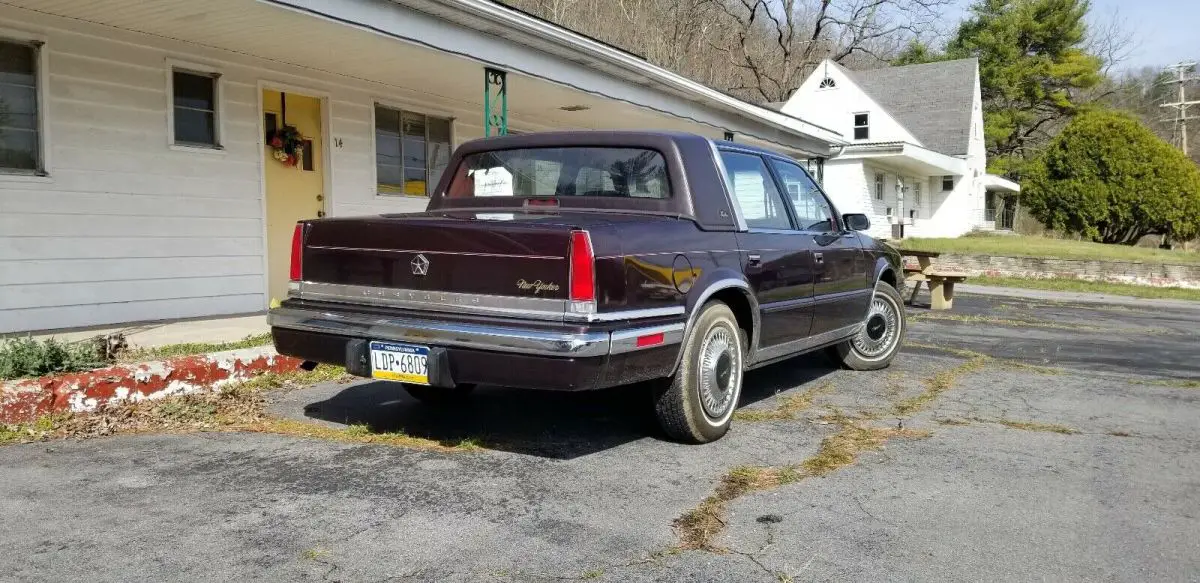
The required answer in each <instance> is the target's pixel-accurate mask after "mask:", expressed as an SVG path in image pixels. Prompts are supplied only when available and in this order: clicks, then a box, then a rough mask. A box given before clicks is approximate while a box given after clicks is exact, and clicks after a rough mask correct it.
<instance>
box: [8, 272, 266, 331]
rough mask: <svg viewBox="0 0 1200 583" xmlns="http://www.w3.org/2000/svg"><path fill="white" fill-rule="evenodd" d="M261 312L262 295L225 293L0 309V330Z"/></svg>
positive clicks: (43, 328) (255, 293)
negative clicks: (206, 295) (207, 295)
mask: <svg viewBox="0 0 1200 583" xmlns="http://www.w3.org/2000/svg"><path fill="white" fill-rule="evenodd" d="M260 281H261V278H260ZM259 287H261V285H260V286H259ZM261 310H262V292H260V291H255V292H253V293H248V294H240V295H239V294H233V293H230V292H228V291H225V292H220V293H219V295H214V296H209V297H186V298H178V299H167V300H163V299H147V300H142V301H136V302H112V303H105V304H98V303H90V304H81V305H71V306H66V305H64V306H54V307H49V308H30V309H18V310H3V309H0V330H54V329H59V328H77V327H86V326H101V325H106V324H113V323H120V322H143V321H154V320H173V319H178V318H196V317H203V316H213V315H217V314H248V313H252V312H258V311H261Z"/></svg>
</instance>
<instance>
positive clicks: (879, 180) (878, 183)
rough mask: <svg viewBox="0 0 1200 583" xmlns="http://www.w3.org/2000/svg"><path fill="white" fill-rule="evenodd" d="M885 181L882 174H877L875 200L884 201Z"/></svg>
mask: <svg viewBox="0 0 1200 583" xmlns="http://www.w3.org/2000/svg"><path fill="white" fill-rule="evenodd" d="M883 181H884V176H883V173H882V172H876V173H875V200H883Z"/></svg>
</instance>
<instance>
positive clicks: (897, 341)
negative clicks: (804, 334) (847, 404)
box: [830, 282, 908, 370]
mask: <svg viewBox="0 0 1200 583" xmlns="http://www.w3.org/2000/svg"><path fill="white" fill-rule="evenodd" d="M907 332H908V319H907V316H906V314H905V312H904V299H903V298H902V297H901V296H900V292H899V291H897V290H896V288H894V287H892V286H891V285H888V284H887V283H884V282H880V283H879V284H878V285H876V286H875V293H874V294H873V295H872V297H871V307H870V309H869V310H868V313H867V317H866V319H865V320H864V322H863V328H862V330H860V331H859V333H858V334H857V335H856V336H855V337H854V338H851V339H849V340H846V341H845V342H842V343H840V344H836V345H834V346H833V347H831V348H830V356H831V357H833V358H834V360H835V361H837V362H839V363H841V365H842V366H845V367H846V368H848V369H851V370H879V369H883V368H887V367H888V366H890V365H891V364H892V360H893V359H895V358H896V353H898V352H900V346H901V345H902V344H903V343H904V335H905V334H906V333H907Z"/></svg>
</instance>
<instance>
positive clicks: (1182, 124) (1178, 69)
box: [1159, 61, 1200, 156]
mask: <svg viewBox="0 0 1200 583" xmlns="http://www.w3.org/2000/svg"><path fill="white" fill-rule="evenodd" d="M1195 68H1196V63H1195V62H1194V61H1191V62H1186V63H1177V64H1175V65H1171V66H1170V67H1167V69H1168V70H1174V71H1175V77H1176V78H1175V79H1172V80H1170V81H1165V82H1164V84H1171V85H1178V86H1179V101H1176V102H1175V103H1164V104H1162V105H1160V106H1159V107H1170V108H1173V109H1175V110H1176V112H1178V113H1177V114H1176V116H1175V117H1174V119H1173V121H1174V122H1175V131H1176V133H1177V134H1178V135H1179V149H1181V150H1183V155H1184V156H1187V155H1188V138H1187V122H1188V120H1189V119H1200V116H1191V117H1188V108H1189V107H1191V106H1193V105H1200V100H1192V101H1188V100H1187V91H1186V89H1187V84H1188V83H1189V82H1191V81H1195V80H1196V79H1198V78H1200V77H1187V76H1186V75H1187V74H1188V73H1190V72H1191V71H1193V70H1195Z"/></svg>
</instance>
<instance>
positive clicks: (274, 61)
mask: <svg viewBox="0 0 1200 583" xmlns="http://www.w3.org/2000/svg"><path fill="white" fill-rule="evenodd" d="M3 5H4V6H7V7H11V8H14V9H17V10H24V11H26V12H25V14H28V15H29V16H30V17H31V18H36V19H39V20H45V21H46V22H47V23H48V25H49V26H59V27H64V28H66V27H70V28H72V29H82V30H86V31H88V33H89V34H96V35H101V36H104V37H108V38H112V39H113V40H117V41H119V42H130V43H134V44H140V45H147V46H155V45H160V44H161V45H164V46H166V45H168V44H170V43H177V42H182V43H186V44H188V45H191V46H193V47H195V48H196V49H197V50H196V51H195V53H196V57H195V58H194V59H192V58H191V56H190V55H178V57H179V58H182V59H184V60H188V61H204V60H207V59H209V58H210V57H215V56H218V55H219V57H218V58H220V59H222V60H225V61H229V62H236V63H238V64H240V65H243V66H248V67H255V66H259V67H262V68H263V69H264V70H265V69H268V68H269V69H270V70H272V71H275V73H273V74H272V75H271V76H272V77H275V79H273V80H275V81H279V82H280V83H283V84H287V85H292V86H299V87H308V88H312V89H314V90H321V89H322V87H330V86H336V85H337V84H338V79H339V78H341V79H348V80H352V81H353V82H355V83H363V82H365V83H370V84H372V85H373V86H375V87H377V88H378V90H373V91H372V93H375V94H379V95H386V96H390V97H389V99H391V98H395V99H399V100H402V101H401V102H402V103H404V104H406V106H409V107H415V108H419V109H420V110H421V111H423V112H425V113H429V114H435V115H439V116H443V117H448V118H453V119H455V120H456V124H457V125H458V126H463V127H469V129H470V131H469V132H467V133H464V134H463V135H482V133H483V132H482V131H481V130H482V126H483V123H482V122H483V111H484V99H483V97H484V83H483V80H484V68H485V67H493V68H497V69H502V70H505V71H507V72H508V75H507V77H508V83H507V92H508V112H509V119H510V122H511V125H514V126H515V127H516V129H519V130H522V131H541V130H551V129H557V130H562V129H599V130H605V129H659V130H667V131H686V132H692V133H698V134H702V135H706V136H708V137H711V138H717V139H719V138H720V137H721V136H723V135H724V133H725V132H727V131H728V132H733V133H734V134H735V135H736V136H737V140H738V141H745V142H748V143H753V144H756V145H762V146H768V147H772V148H774V149H776V150H780V151H782V152H785V153H787V154H789V155H792V156H794V157H816V156H819V157H826V156H829V155H830V154H831V153H832V151H833V149H834V148H835V147H836V146H839V145H841V144H844V143H845V141H844V140H843V139H842V138H841V136H840V134H838V133H837V132H833V131H831V130H828V129H826V128H821V127H819V126H816V125H814V124H811V123H808V122H806V121H804V120H801V119H797V118H794V117H792V116H788V115H785V114H782V113H780V112H777V111H773V110H769V109H766V108H763V107H759V106H757V105H753V104H750V103H746V102H743V101H741V100H739V99H736V98H734V97H732V96H729V95H725V94H724V93H721V92H719V91H717V90H714V89H712V88H709V87H705V86H703V85H701V84H699V83H696V82H695V81H691V80H689V79H686V78H684V77H682V76H680V75H676V74H674V73H671V72H669V71H667V70H665V69H663V68H661V67H657V66H655V65H652V64H650V63H648V62H646V61H645V60H644V59H641V58H638V57H637V56H635V55H632V54H629V53H626V52H623V51H621V50H619V49H617V48H615V47H612V46H610V45H606V44H604V43H601V42H599V41H596V40H594V39H590V38H588V37H586V36H584V35H580V34H578V33H574V32H572V31H569V30H567V29H564V28H562V27H559V26H557V25H554V24H552V23H549V22H546V21H543V20H540V19H538V18H535V17H533V16H531V15H528V14H525V13H523V12H520V11H517V10H513V9H511V8H508V7H506V6H503V5H501V4H499V3H496V2H491V1H488V0H205V1H204V2H196V1H195V0H156V1H155V2H146V1H144V0H5V1H4V2H3ZM55 18H57V19H61V20H57V21H54V20H50V19H55ZM370 97H371V96H370V95H369V96H368V98H370ZM456 127H457V126H456Z"/></svg>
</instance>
